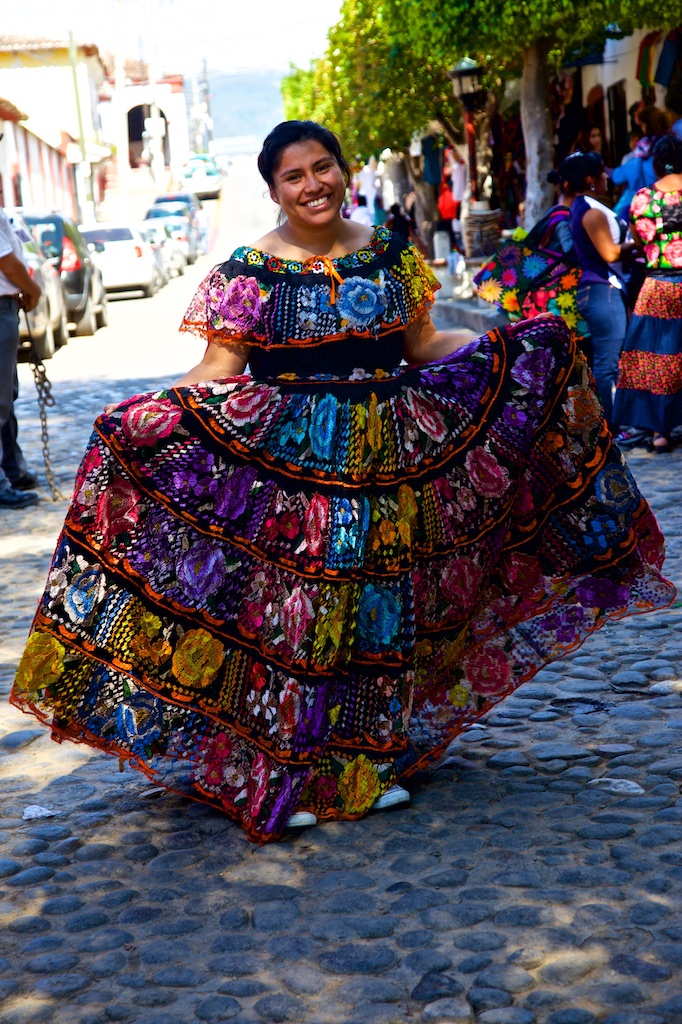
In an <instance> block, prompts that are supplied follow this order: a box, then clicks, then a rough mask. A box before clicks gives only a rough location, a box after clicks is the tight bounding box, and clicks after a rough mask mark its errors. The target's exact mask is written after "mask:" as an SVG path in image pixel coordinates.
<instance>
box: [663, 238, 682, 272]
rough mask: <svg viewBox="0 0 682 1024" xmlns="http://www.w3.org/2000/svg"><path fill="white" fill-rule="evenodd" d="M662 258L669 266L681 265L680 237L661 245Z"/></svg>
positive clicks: (681, 246) (681, 245)
mask: <svg viewBox="0 0 682 1024" xmlns="http://www.w3.org/2000/svg"><path fill="white" fill-rule="evenodd" d="M663 258H664V259H665V260H666V261H667V262H668V263H669V264H670V266H671V267H682V239H680V238H675V239H673V241H672V242H668V243H667V244H666V245H665V246H664V247H663Z"/></svg>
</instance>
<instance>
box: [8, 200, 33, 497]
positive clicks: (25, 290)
mask: <svg viewBox="0 0 682 1024" xmlns="http://www.w3.org/2000/svg"><path fill="white" fill-rule="evenodd" d="M41 294H42V293H41V289H40V286H39V285H38V284H36V282H35V281H34V280H33V278H32V277H31V275H30V274H29V272H28V268H27V266H26V261H25V259H24V251H23V248H22V245H21V241H20V240H19V238H18V237H17V235H16V232H15V231H14V228H13V227H12V225H11V223H10V221H9V219H8V217H7V214H6V213H5V211H4V210H3V209H1V208H0V509H3V508H26V507H27V506H29V505H35V504H36V502H37V501H38V495H37V493H36V492H35V491H34V490H32V489H31V488H33V487H35V486H36V484H37V483H38V479H37V477H36V476H34V474H33V473H31V472H30V471H29V469H28V466H27V465H26V460H25V459H24V456H23V454H22V451H21V448H20V447H19V443H18V441H17V420H16V416H15V414H14V403H15V401H16V399H17V396H18V394H19V380H18V377H17V349H18V347H19V311H20V310H22V309H23V310H25V312H27V313H28V312H30V311H31V310H32V309H35V307H36V306H37V305H38V300H39V299H40V296H41Z"/></svg>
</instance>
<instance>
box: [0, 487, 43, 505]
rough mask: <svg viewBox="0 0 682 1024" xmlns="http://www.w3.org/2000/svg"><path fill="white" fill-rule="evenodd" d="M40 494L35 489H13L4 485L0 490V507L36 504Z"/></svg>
mask: <svg viewBox="0 0 682 1024" xmlns="http://www.w3.org/2000/svg"><path fill="white" fill-rule="evenodd" d="M39 501H40V496H39V495H38V494H36V492H35V491H15V490H14V488H13V487H5V489H4V490H2V491H0V509H2V508H28V506H29V505H37V504H38V502H39Z"/></svg>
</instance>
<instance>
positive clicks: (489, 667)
mask: <svg viewBox="0 0 682 1024" xmlns="http://www.w3.org/2000/svg"><path fill="white" fill-rule="evenodd" d="M463 667H464V671H465V673H466V678H467V680H468V681H469V683H470V684H471V688H472V690H473V692H474V693H480V694H483V695H484V696H492V695H493V694H499V693H503V692H504V691H505V690H506V689H507V688H508V686H509V684H510V683H511V681H512V665H511V662H510V661H509V658H508V657H507V655H506V654H505V653H504V651H502V650H500V648H499V647H491V646H488V647H485V648H482V649H481V650H478V651H474V652H473V653H472V654H470V655H469V656H468V657H466V658H465V659H464V662H463Z"/></svg>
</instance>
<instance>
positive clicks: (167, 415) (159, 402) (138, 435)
mask: <svg viewBox="0 0 682 1024" xmlns="http://www.w3.org/2000/svg"><path fill="white" fill-rule="evenodd" d="M181 419H182V411H181V410H180V409H178V408H177V407H176V406H174V405H172V403H171V402H169V401H168V399H167V398H147V399H145V400H144V401H142V402H138V403H137V404H136V405H133V406H131V408H130V409H127V410H126V411H125V412H124V413H123V417H122V419H121V426H122V427H123V433H124V434H125V436H126V437H127V438H128V440H129V441H131V442H132V443H133V444H137V445H149V446H151V445H153V444H156V442H157V441H158V440H160V438H162V437H168V435H169V434H171V433H172V432H173V430H174V428H175V427H176V426H177V424H178V423H179V422H180V420H181Z"/></svg>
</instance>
